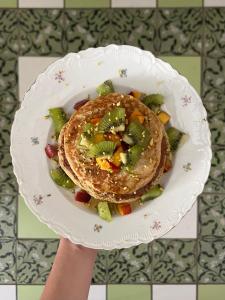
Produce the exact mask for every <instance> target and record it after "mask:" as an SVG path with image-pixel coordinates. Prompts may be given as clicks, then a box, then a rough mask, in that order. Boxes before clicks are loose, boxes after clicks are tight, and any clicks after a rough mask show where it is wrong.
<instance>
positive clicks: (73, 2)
mask: <svg viewBox="0 0 225 300" xmlns="http://www.w3.org/2000/svg"><path fill="white" fill-rule="evenodd" d="M65 6H66V7H73V8H75V7H76V8H94V7H95V8H96V7H101V8H103V7H110V0H65Z"/></svg>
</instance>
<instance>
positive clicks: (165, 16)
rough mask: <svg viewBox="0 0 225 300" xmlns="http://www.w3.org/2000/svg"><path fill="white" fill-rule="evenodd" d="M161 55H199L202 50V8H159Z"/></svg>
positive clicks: (159, 47)
mask: <svg viewBox="0 0 225 300" xmlns="http://www.w3.org/2000/svg"><path fill="white" fill-rule="evenodd" d="M156 43H157V50H158V51H159V54H160V55H166V54H169V55H198V54H200V53H201V51H202V9H200V8H190V9H185V8H180V9H177V8H174V9H173V8H171V9H169V8H168V9H159V28H158V36H157V40H156Z"/></svg>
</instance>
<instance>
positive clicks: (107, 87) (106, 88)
mask: <svg viewBox="0 0 225 300" xmlns="http://www.w3.org/2000/svg"><path fill="white" fill-rule="evenodd" d="M96 91H97V93H98V95H99V96H105V95H108V94H110V93H113V92H114V87H113V84H112V81H111V80H106V81H105V82H103V83H102V84H100V85H99V86H98V87H97V88H96Z"/></svg>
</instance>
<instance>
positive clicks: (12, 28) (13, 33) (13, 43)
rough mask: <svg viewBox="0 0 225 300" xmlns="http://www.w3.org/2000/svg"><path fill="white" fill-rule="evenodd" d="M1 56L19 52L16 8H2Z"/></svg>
mask: <svg viewBox="0 0 225 300" xmlns="http://www.w3.org/2000/svg"><path fill="white" fill-rule="evenodd" d="M0 53H1V57H5V58H6V57H12V56H13V57H14V56H15V55H17V54H18V53H19V42H18V18H17V10H15V9H10V10H9V9H8V10H7V9H5V10H1V9H0Z"/></svg>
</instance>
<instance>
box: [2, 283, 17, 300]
mask: <svg viewBox="0 0 225 300" xmlns="http://www.w3.org/2000/svg"><path fill="white" fill-rule="evenodd" d="M0 299H2V300H17V299H16V286H15V285H0Z"/></svg>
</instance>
